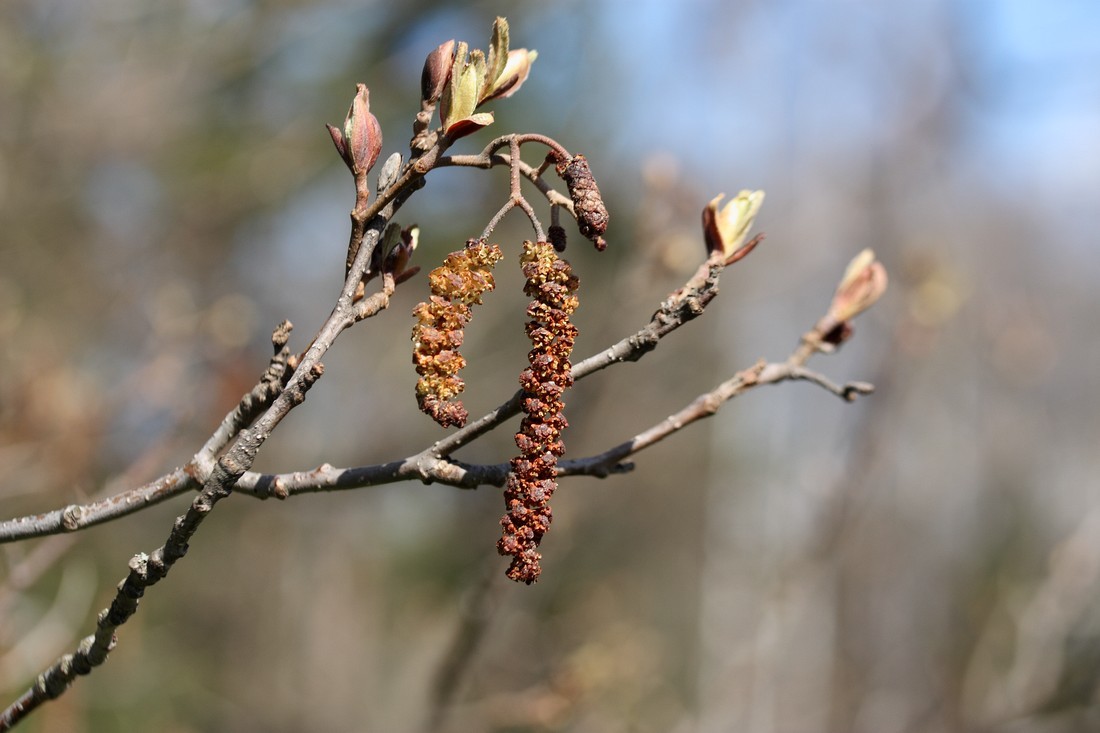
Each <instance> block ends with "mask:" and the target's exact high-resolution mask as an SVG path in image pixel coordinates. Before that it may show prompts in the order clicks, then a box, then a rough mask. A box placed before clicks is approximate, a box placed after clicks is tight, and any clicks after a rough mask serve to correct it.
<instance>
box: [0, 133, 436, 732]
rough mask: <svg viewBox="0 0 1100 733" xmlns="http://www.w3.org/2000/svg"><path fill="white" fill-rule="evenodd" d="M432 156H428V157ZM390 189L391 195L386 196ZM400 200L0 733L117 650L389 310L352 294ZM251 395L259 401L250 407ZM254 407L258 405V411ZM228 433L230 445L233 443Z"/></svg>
mask: <svg viewBox="0 0 1100 733" xmlns="http://www.w3.org/2000/svg"><path fill="white" fill-rule="evenodd" d="M433 150H437V149H433ZM432 152H433V151H429V153H428V154H429V155H430V154H431V153H432ZM365 178H366V172H365V171H364V172H363V173H362V174H361V175H360V174H357V175H356V188H357V190H359V189H360V187H361V180H365ZM411 180H413V179H410V181H411ZM404 185H411V184H404ZM395 187H396V184H395V185H394V187H391V191H392V190H393V188H395ZM406 197H407V194H405V195H404V196H402V192H401V191H397V192H395V193H394V195H392V196H389V200H388V201H387V203H385V204H384V205H382V206H380V207H378V213H377V214H375V215H374V216H373V217H372V218H371V219H370V220H369V222H368V223H367V224H366V226H365V227H363V228H362V229H361V231H362V234H361V235H359V234H358V233H355V234H353V237H352V242H351V244H352V245H355V246H356V247H355V248H356V252H355V257H354V258H353V261H352V264H351V266H350V267H349V268H348V270H347V277H346V278H345V281H344V286H343V288H342V290H341V292H340V296H339V298H338V299H337V301H336V305H335V307H334V308H333V310H332V313H331V314H330V315H329V316H328V318H327V319H326V320H325V322H324V324H323V325H322V326H321V328H320V329H319V330H318V332H317V335H316V336H315V337H314V339H313V342H312V343H311V344H310V346H309V348H308V349H306V351H305V353H304V354H302V355H301V357H300V358H299V359H297V365H296V367H295V369H294V371H293V373H292V374H291V375H290V377H289V378H288V379H286V380H285V385H284V384H283V381H284V380H283V377H284V374H285V369H286V367H287V366H288V365H289V364H290V357H289V355H288V354H287V355H284V354H282V352H283V351H284V350H285V349H286V343H287V339H288V337H289V333H290V328H291V326H290V324H289V322H284V323H283V324H282V325H281V326H280V327H279V328H277V329H276V331H275V333H274V334H273V335H272V343H273V345H274V346H275V348H276V349H277V351H278V352H279V353H278V354H277V356H276V357H275V358H273V360H272V363H271V365H269V368H268V369H267V370H265V372H264V375H263V377H261V379H260V381H259V382H258V383H257V385H256V387H255V388H253V390H251V391H250V392H249V394H248V395H246V397H245V398H244V399H242V400H241V402H240V403H239V404H238V406H237V409H235V410H234V411H233V412H232V413H230V415H228V416H227V417H226V419H225V420H223V422H222V424H221V425H220V426H219V428H218V429H217V430H215V432H214V434H213V435H212V436H211V438H210V439H209V440H208V441H207V443H206V445H205V446H204V450H206V449H210V450H211V451H212V452H213V451H217V450H218V449H219V448H220V447H224V446H225V445H227V444H228V442H229V440H232V445H231V447H229V449H228V450H227V451H226V452H225V453H224V454H223V455H222V456H221V457H220V458H219V459H218V460H217V461H216V462H215V463H214V466H213V469H212V470H211V471H210V473H209V475H208V476H206V477H205V479H204V480H203V487H202V490H201V491H200V492H199V494H198V495H197V496H196V497H195V498H194V500H193V501H192V502H191V505H190V507H189V508H188V509H187V511H186V513H184V514H182V515H181V516H179V517H177V518H176V521H175V522H174V523H173V525H172V530H171V531H170V532H169V534H168V538H167V540H166V541H165V543H164V544H163V545H161V546H160V547H158V548H157V549H156V550H154V551H153V552H152V553H149V554H146V553H144V552H141V553H138V554H136V555H134V556H133V557H132V558H131V559H130V562H129V573H128V574H127V576H126V577H125V578H124V579H123V580H122V582H121V583H119V585H118V590H117V592H116V594H115V597H114V600H113V601H112V602H111V604H110V606H108V607H107V608H105V609H103V610H102V611H101V612H100V613H99V615H98V617H97V620H96V630H95V632H94V633H93V634H91V635H90V636H87V637H85V638H84V639H83V640H82V641H81V642H80V643H79V644H78V645H77V648H76V650H75V651H74V652H71V653H69V654H65V655H63V656H61V657H60V658H59V659H57V660H56V661H55V662H54V663H53V664H52V665H50V666H49V667H48V668H47V669H46V670H45V671H44V672H43V673H41V674H40V675H38V678H37V679H36V680H35V683H34V684H33V685H32V686H31V687H30V689H28V690H27V691H26V692H24V693H23V694H22V695H20V697H19V698H18V699H17V700H16V701H15V702H13V703H12V704H11V705H9V706H8V708H7V709H5V710H4V711H3V712H2V713H0V731H5V730H10V729H11V728H12V727H13V726H14V725H16V724H18V723H19V721H21V720H22V719H24V718H25V717H26V716H27V715H29V714H30V713H31V712H33V711H34V710H35V709H37V708H38V707H39V706H40V705H42V704H43V703H44V702H47V701H48V700H53V699H56V698H57V697H59V696H60V695H61V694H63V693H64V692H65V690H67V689H68V688H69V686H70V685H71V684H72V682H73V681H74V680H75V679H76V677H77V676H79V675H86V674H89V673H90V672H91V671H92V670H93V669H95V668H96V667H97V666H99V665H101V664H103V662H105V661H106V659H107V655H108V654H109V653H110V651H111V650H112V649H114V647H115V644H116V643H117V636H116V633H115V632H116V631H117V630H118V628H119V627H120V626H122V625H123V624H125V623H126V622H127V621H128V620H129V619H130V618H131V617H132V616H133V615H134V614H135V613H136V612H137V607H138V602H139V600H140V599H141V598H142V597H143V596H144V595H145V591H146V590H147V589H148V588H149V587H150V586H153V585H155V584H156V583H158V582H160V581H161V580H162V579H163V578H164V577H166V576H167V574H168V572H169V571H170V570H171V568H172V566H173V565H174V564H175V563H176V562H177V561H178V560H179V559H180V558H182V557H183V556H184V555H186V554H187V549H188V544H189V542H190V540H191V538H192V537H193V536H194V535H195V533H196V532H197V531H198V529H199V527H200V526H201V525H202V523H203V521H204V520H205V519H206V517H207V516H208V515H209V514H210V512H211V511H212V510H213V509H214V507H215V506H216V505H217V503H218V502H219V501H221V500H222V499H225V498H227V497H228V496H229V495H230V494H231V493H232V491H233V487H234V485H235V484H236V482H237V480H238V479H239V478H240V477H241V475H242V474H243V473H244V472H245V471H247V470H248V469H249V468H251V467H252V464H253V462H254V461H255V459H256V455H257V453H258V452H259V449H260V447H261V446H262V445H263V444H264V442H265V441H266V440H267V438H268V437H269V436H270V435H271V433H272V431H273V430H274V429H275V428H276V427H277V426H278V425H279V423H280V422H282V420H283V418H285V417H286V416H287V415H288V414H289V413H290V411H291V410H292V409H294V408H295V407H297V406H298V405H300V404H302V402H304V401H305V396H306V393H307V392H308V391H309V389H310V387H312V386H313V384H314V383H315V382H316V381H317V380H318V379H319V378H320V377H321V375H322V374H324V366H323V365H322V363H321V358H322V357H323V356H324V354H325V353H327V351H328V350H329V348H331V346H332V344H333V343H334V342H335V341H336V339H337V337H339V335H340V334H341V333H342V332H343V331H344V330H345V329H347V328H349V327H350V326H352V325H353V324H354V323H356V322H357V321H359V320H362V319H363V318H367V317H370V316H372V315H375V314H377V313H379V312H380V311H381V310H382V309H384V308H385V307H386V306H387V305H388V304H389V297H390V295H391V294H392V292H393V288H394V280H393V277H392V275H391V276H389V277H386V278H385V279H384V282H383V290H382V291H381V292H380V293H376V294H375V295H374V296H372V297H371V298H367V299H366V300H362V301H361V302H358V301H360V297H359V296H360V295H361V293H360V292H359V291H360V289H361V283H362V281H363V277H364V275H365V273H366V272H367V269H368V265H369V264H370V261H371V256H372V254H373V251H374V248H375V247H376V246H377V245H378V243H379V241H380V239H381V235H382V232H383V230H384V229H385V227H386V224H387V223H388V222H389V220H390V219H391V218H392V217H393V214H394V213H395V211H396V209H397V208H398V207H399V206H400V203H401V202H402V201H403V200H404V198H406ZM361 203H362V202H361V201H360V200H359V199H358V198H357V202H356V204H357V205H356V208H355V210H353V213H352V219H353V232H357V231H359V230H358V227H357V222H356V219H357V217H358V216H364V215H365V214H364V213H363V209H362V208H361V207H360V205H359V204H361ZM356 240H358V241H356ZM272 393H275V396H274V398H273V399H271V400H270V403H269V404H266V405H264V401H265V399H266V398H267V397H268V396H269V395H271V394H272ZM254 394H258V395H260V396H259V397H258V398H255V399H253V395H254ZM260 405H263V409H262V411H260V410H261V408H260ZM257 411H260V414H259V415H258V416H256V415H255V413H256V412H257ZM253 418H255V420H254V421H253ZM249 423H251V424H250V425H249ZM234 432H236V435H235V438H233V436H232V433H234ZM200 452H201V451H200Z"/></svg>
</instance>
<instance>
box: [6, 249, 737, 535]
mask: <svg viewBox="0 0 1100 733" xmlns="http://www.w3.org/2000/svg"><path fill="white" fill-rule="evenodd" d="M724 267H725V266H724V265H723V264H721V263H719V262H714V261H708V262H706V263H704V264H703V265H702V266H700V268H699V270H698V271H697V272H696V273H695V275H694V276H692V278H691V279H690V280H688V282H687V283H685V284H684V286H683V287H681V288H680V289H678V290H676V291H674V292H673V293H672V294H670V295H669V297H668V298H666V299H665V301H664V302H662V303H661V305H660V307H659V308H658V309H657V311H656V312H655V313H654V314H653V316H652V318H651V319H650V321H649V323H647V324H646V325H645V326H644V327H643V328H641V329H639V330H638V331H637V332H635V333H633V334H631V335H630V336H627V337H625V338H623V339H621V340H620V341H618V342H616V343H615V344H613V345H611V346H610V347H608V348H606V349H604V350H603V351H601V352H599V353H597V354H594V355H592V356H590V357H588V358H586V359H584V360H583V361H581V362H578V363H577V364H575V365H574V366H573V378H574V380H579V379H584V378H585V377H587V376H590V375H592V374H594V373H596V372H598V371H600V370H602V369H605V368H607V367H609V366H612V365H614V364H621V363H624V362H628V361H637V360H639V359H640V358H642V357H643V356H644V355H645V354H647V353H649V352H650V351H652V350H653V349H655V348H656V347H657V344H658V343H659V342H660V340H661V339H662V338H664V337H665V336H667V335H668V334H670V333H672V332H673V331H675V330H676V329H677V328H679V327H680V326H682V325H684V324H685V323H687V322H688V321H690V320H693V319H694V318H697V317H698V316H699V315H701V314H702V312H703V310H704V309H705V308H706V307H707V305H708V304H709V303H710V302H711V301H712V300H713V299H714V297H715V296H716V295H717V294H718V280H719V277H720V276H721V273H722V271H723V269H724ZM349 279H350V278H349ZM387 282H388V281H387ZM383 288H384V289H383V291H382V293H386V292H387V291H388V292H392V284H389V285H387V284H384V286H383ZM382 293H379V294H376V295H375V296H372V297H371V298H368V299H367V300H364V301H360V302H359V303H357V304H356V308H357V315H356V318H359V319H361V318H362V317H366V316H365V315H359V314H360V313H365V312H366V311H367V310H370V309H376V310H377V309H380V305H381V303H382V298H383V295H382ZM385 297H388V295H387V296H385ZM376 310H375V312H376ZM277 357H278V355H276V357H273V358H272V364H271V365H269V367H268V372H265V377H266V375H267V374H268V373H270V372H271V371H272V370H273V369H274V368H275V359H276V358H277ZM282 363H283V364H285V360H284V361H283V362H282ZM262 384H263V380H262V379H261V383H260V384H258V385H257V387H256V388H254V389H253V391H252V392H250V393H249V394H247V395H245V397H243V398H242V399H241V403H240V404H239V405H238V406H237V407H236V408H235V409H234V410H233V411H231V412H230V413H229V414H228V415H226V417H225V419H224V420H223V421H222V424H221V425H220V426H219V428H218V430H216V431H215V432H214V434H213V435H212V436H211V437H210V439H209V440H208V441H207V442H206V444H205V445H204V446H203V447H202V449H201V450H200V451H199V452H198V453H196V454H195V457H194V458H193V459H192V460H191V461H190V462H189V463H188V464H187V465H185V466H183V467H181V468H177V469H175V470H174V471H172V472H170V473H167V474H165V475H163V476H161V477H159V478H157V479H155V480H153V481H151V482H149V483H147V484H145V485H143V486H139V487H136V488H133V489H129V490H127V491H123V492H120V493H118V494H115V495H113V496H110V497H106V498H104V499H99V500H97V501H94V502H89V503H86V504H70V505H69V506H66V507H63V508H61V509H56V510H53V511H51V512H46V513H44V514H37V515H32V516H27V517H18V518H15V519H9V520H6V521H3V522H0V543H3V542H14V541H17V540H23V539H30V538H33V537H41V536H45V535H51V534H60V533H63V532H75V531H77V530H81V529H86V528H88V527H92V526H95V525H98V524H102V523H104V522H108V521H111V520H114V519H118V518H120V517H124V516H127V515H129V514H133V513H135V512H138V511H141V510H142V509H145V508H146V507H149V506H153V505H154V504H158V503H160V502H163V501H165V500H167V499H170V498H172V497H174V496H178V495H180V494H183V493H187V492H190V491H195V490H198V489H200V488H201V487H202V485H203V481H204V480H205V478H206V477H207V476H209V475H210V473H211V471H212V470H213V466H214V457H215V456H216V455H217V454H218V453H219V452H220V451H221V450H222V449H224V447H225V445H226V444H227V443H228V442H229V441H230V440H231V439H232V438H233V437H234V436H235V435H236V434H237V433H238V432H239V431H240V430H241V429H243V428H244V427H246V426H247V425H249V424H251V422H252V420H253V419H254V417H255V414H258V410H259V409H260V408H261V407H266V404H265V403H263V402H262V401H261V400H260V398H259V397H257V396H256V392H257V390H260V391H261V392H262V393H263V394H264V395H267V396H268V398H269V399H274V395H271V394H268V393H267V391H266V388H264V389H263V390H261V385H262ZM522 395H523V392H522V390H517V391H516V393H515V394H513V395H512V396H511V397H510V398H508V400H506V401H505V402H504V403H502V404H501V405H499V406H498V407H497V408H496V409H494V410H493V411H492V412H490V413H488V414H486V415H484V416H483V417H481V418H479V419H478V420H475V421H473V422H471V423H469V424H468V425H467V426H466V427H464V428H462V429H460V430H458V431H456V432H454V433H452V434H451V435H449V436H447V437H446V438H443V439H441V440H439V441H437V442H436V443H434V444H433V445H432V446H430V447H429V448H426V449H425V450H423V451H421V452H420V453H417V454H414V455H412V456H409V457H408V458H405V459H403V460H400V461H392V462H390V463H386V464H381V465H379V466H372V467H369V470H367V468H364V469H345V470H350V471H353V473H352V474H349V475H348V476H346V477H344V478H342V479H341V480H340V482H339V485H333V486H330V487H328V488H359V487H365V486H373V485H377V484H382V483H393V482H395V481H403V480H409V479H414V480H421V481H441V482H444V481H443V479H442V478H440V477H439V476H435V475H433V473H446V472H445V471H444V470H443V469H441V468H439V467H438V466H439V462H438V459H440V458H443V457H445V456H449V455H451V454H452V453H454V452H455V451H456V450H458V449H459V448H461V447H463V446H464V445H468V444H469V443H471V442H473V441H474V440H476V439H477V438H479V437H481V436H482V435H484V434H485V433H488V432H490V431H491V430H493V429H494V428H496V427H497V426H499V425H501V424H502V423H504V422H506V421H507V420H509V419H510V418H512V417H514V416H516V415H517V414H519V405H520V399H521V398H522ZM442 463H445V464H446V463H447V462H445V461H444V462H442ZM354 471H362V473H361V474H359V473H354ZM303 473H304V474H305V475H309V474H312V473H313V472H312V471H307V472H303ZM288 475H289V476H294V477H295V478H294V480H293V482H292V483H291V484H290V485H298V484H300V483H303V482H307V481H308V480H309V479H306V478H303V477H302V473H295V474H288ZM345 482H350V483H347V484H346V485H345ZM444 483H452V485H463V484H462V483H461V482H459V483H454V479H453V478H452V480H451V481H446V482H444ZM476 486H477V484H470V485H465V488H475V487H476ZM324 488H325V487H319V490H322V489H324ZM237 489H238V490H239V491H241V492H242V493H247V494H251V495H254V496H259V497H261V498H269V497H275V498H286V495H284V494H283V490H282V488H281V483H280V482H279V481H276V480H275V477H273V476H268V475H260V474H253V473H251V472H246V473H245V474H244V475H243V476H242V477H241V480H240V482H239V483H238V485H237Z"/></svg>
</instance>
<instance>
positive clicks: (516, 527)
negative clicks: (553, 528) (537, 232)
mask: <svg viewBox="0 0 1100 733" xmlns="http://www.w3.org/2000/svg"><path fill="white" fill-rule="evenodd" d="M521 263H522V265H523V274H524V276H525V277H526V278H527V282H526V284H525V285H524V292H525V293H527V294H528V295H530V296H531V297H532V298H533V299H534V300H533V301H532V302H531V304H530V306H528V308H527V314H528V316H529V317H530V318H531V320H530V321H529V322H528V323H527V326H526V330H527V336H528V338H530V339H531V344H532V346H533V347H534V348H532V349H531V351H530V352H529V353H528V354H527V359H528V363H529V364H530V367H529V368H528V369H525V370H523V373H522V374H521V375H520V379H519V381H520V384H521V385H522V386H523V392H524V394H523V401H522V403H521V406H522V408H523V412H524V415H525V417H524V418H523V421H522V422H521V423H520V430H519V432H518V433H516V446H517V447H518V448H519V452H520V455H518V456H516V457H515V458H513V459H512V463H511V466H512V471H511V473H509V474H508V482H507V484H506V486H505V491H504V503H505V506H506V507H507V513H506V514H505V515H504V517H503V518H502V519H501V520H500V524H501V527H503V534H502V536H501V538H500V540H499V541H498V542H497V550H498V551H499V552H500V554H502V555H511V556H512V563H511V565H510V566H509V567H508V577H509V578H511V579H512V580H515V581H517V582H523V583H527V584H531V583H534V582H535V581H536V580H538V577H539V574H540V573H541V572H542V569H541V567H540V565H539V560H540V559H541V558H542V555H540V554H539V552H538V546H539V543H540V542H541V541H542V536H543V535H544V534H546V531H547V529H548V528H549V527H550V521H551V518H552V514H551V511H550V497H551V496H552V495H553V493H554V490H555V489H556V488H557V475H558V472H557V462H558V458H559V457H560V456H561V455H562V454H564V453H565V444H564V443H563V442H562V441H561V431H562V430H564V429H565V427H566V426H567V425H568V423H567V422H566V420H565V416H564V415H562V410H563V409H564V404H563V402H562V399H561V397H562V393H563V392H564V391H565V389H566V388H568V387H570V386H572V384H573V374H572V365H571V364H570V363H569V355H570V353H572V351H573V342H574V341H575V340H576V338H577V328H576V326H574V325H573V324H572V323H570V322H569V316H570V315H571V314H572V313H573V311H574V310H576V308H577V296H576V292H577V285H578V281H577V277H576V276H575V275H574V274H573V271H572V268H571V267H570V266H569V263H568V262H566V261H565V260H561V259H558V256H557V255H556V254H555V252H554V248H553V246H552V245H551V244H550V243H548V242H538V243H532V242H524V243H523V255H522V257H521Z"/></svg>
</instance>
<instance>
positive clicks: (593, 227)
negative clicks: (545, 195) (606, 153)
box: [555, 155, 611, 252]
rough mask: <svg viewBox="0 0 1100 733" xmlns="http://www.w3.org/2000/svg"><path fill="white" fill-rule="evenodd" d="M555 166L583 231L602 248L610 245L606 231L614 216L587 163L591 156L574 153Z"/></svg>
mask: <svg viewBox="0 0 1100 733" xmlns="http://www.w3.org/2000/svg"><path fill="white" fill-rule="evenodd" d="M555 170H556V171H557V172H558V175H559V176H561V178H562V180H563V181H565V185H566V186H567V187H568V188H569V198H571V199H573V212H574V213H575V214H576V215H577V227H578V228H579V229H580V231H581V234H582V235H583V236H584V237H585V238H586V239H589V240H591V241H592V243H593V244H595V245H596V249H598V250H600V251H601V252H602V251H603V250H604V249H606V247H607V242H605V241H604V238H603V235H604V233H605V232H606V231H607V222H608V220H609V219H610V218H611V217H610V215H609V214H608V213H607V207H606V206H605V205H604V203H603V197H602V196H600V188H599V186H597V185H596V179H595V178H594V177H593V176H592V169H591V168H589V167H588V159H587V158H585V157H584V156H583V155H574V156H573V157H572V158H570V159H569V160H567V161H564V162H562V163H558V164H557V166H555Z"/></svg>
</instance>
